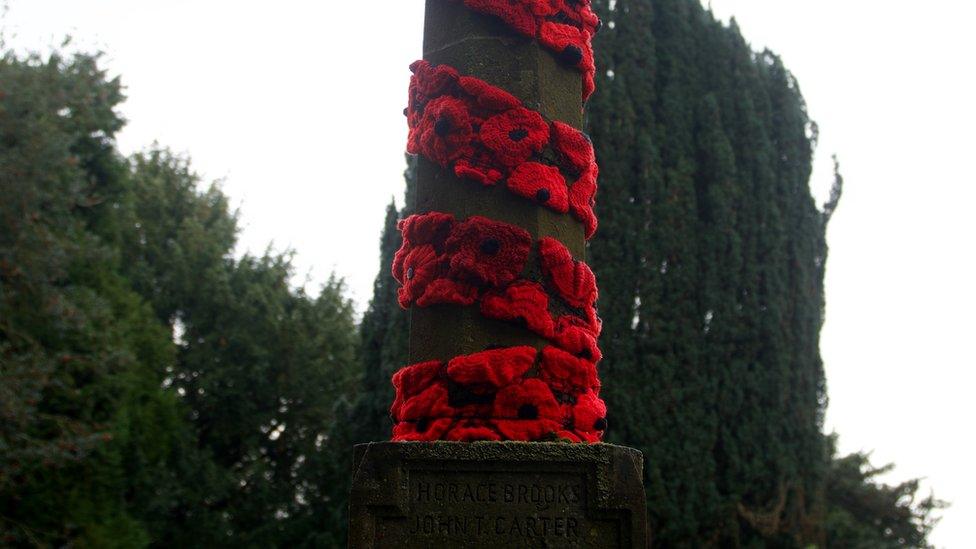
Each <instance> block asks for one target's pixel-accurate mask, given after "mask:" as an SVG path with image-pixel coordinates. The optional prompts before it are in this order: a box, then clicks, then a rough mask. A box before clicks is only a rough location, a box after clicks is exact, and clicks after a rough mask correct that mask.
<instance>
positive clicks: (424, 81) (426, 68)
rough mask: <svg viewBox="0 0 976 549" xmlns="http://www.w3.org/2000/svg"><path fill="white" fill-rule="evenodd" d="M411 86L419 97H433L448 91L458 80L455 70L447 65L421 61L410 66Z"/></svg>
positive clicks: (458, 76)
mask: <svg viewBox="0 0 976 549" xmlns="http://www.w3.org/2000/svg"><path fill="white" fill-rule="evenodd" d="M410 72H412V73H413V76H412V77H411V78H410V81H411V84H412V85H414V86H415V87H416V89H417V92H418V94H419V95H422V96H426V97H434V96H437V95H441V94H443V93H445V92H447V91H450V90H451V88H452V87H453V85H454V84H455V83H456V82H457V81H458V79H459V78H460V76H461V75H460V74H458V71H457V69H455V68H454V67H451V66H449V65H435V64H433V63H431V62H430V61H425V60H423V59H420V60H417V61H414V62H413V63H411V64H410Z"/></svg>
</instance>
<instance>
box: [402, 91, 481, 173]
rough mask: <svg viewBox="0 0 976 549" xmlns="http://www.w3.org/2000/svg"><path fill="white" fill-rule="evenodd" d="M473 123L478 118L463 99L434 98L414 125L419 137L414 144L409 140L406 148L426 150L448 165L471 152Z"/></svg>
mask: <svg viewBox="0 0 976 549" xmlns="http://www.w3.org/2000/svg"><path fill="white" fill-rule="evenodd" d="M474 123H477V120H476V119H472V118H471V116H470V114H469V113H468V107H467V105H465V103H464V101H462V100H460V99H457V98H455V97H451V96H448V95H442V96H440V97H437V98H436V99H432V100H431V101H430V103H427V106H426V107H425V108H424V115H423V117H422V118H421V120H420V122H419V123H418V125H417V128H416V129H415V131H416V132H418V133H419V137H417V139H416V140H415V141H416V143H415V145H411V143H410V142H409V141H408V143H407V145H408V149H407V152H409V153H411V154H423V155H424V156H425V157H427V158H428V159H429V160H431V161H432V162H436V163H438V164H440V165H441V166H442V167H445V168H446V167H447V166H448V165H450V164H451V163H453V162H454V161H455V160H457V159H459V158H462V157H464V156H467V155H469V154H470V153H471V148H472V146H471V140H472V138H473V137H474V130H473V129H472V124H474ZM410 146H413V147H415V148H409V147H410Z"/></svg>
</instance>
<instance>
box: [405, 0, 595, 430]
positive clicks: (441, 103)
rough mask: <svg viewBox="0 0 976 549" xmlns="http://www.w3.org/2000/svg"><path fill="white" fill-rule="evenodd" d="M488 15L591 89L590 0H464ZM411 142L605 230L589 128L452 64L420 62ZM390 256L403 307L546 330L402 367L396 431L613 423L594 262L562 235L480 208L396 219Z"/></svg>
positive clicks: (487, 182) (588, 230) (483, 179)
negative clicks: (538, 233)
mask: <svg viewBox="0 0 976 549" xmlns="http://www.w3.org/2000/svg"><path fill="white" fill-rule="evenodd" d="M456 1H463V2H464V5H465V6H467V7H468V8H470V9H472V10H475V11H477V12H480V13H483V14H486V15H489V16H493V17H496V18H498V19H499V20H501V21H502V22H503V23H504V24H506V25H508V26H509V27H511V28H512V29H513V30H514V31H515V32H516V33H518V34H521V35H524V36H528V37H531V38H533V39H535V40H537V41H538V42H539V44H540V45H541V46H543V47H545V48H547V49H549V50H551V51H552V52H553V53H554V55H555V56H556V58H557V59H558V60H559V61H560V62H561V63H563V64H564V65H568V66H572V67H575V68H576V69H578V70H579V71H580V72H581V73H582V79H583V99H584V101H585V100H586V98H588V97H589V96H590V94H591V93H592V92H593V75H594V72H595V67H594V63H593V50H592V47H591V39H592V36H593V35H594V34H595V33H596V31H597V29H598V28H599V25H600V21H599V19H598V18H597V17H596V15H594V13H593V10H592V9H591V5H590V0H456ZM410 68H411V71H412V72H413V76H412V77H411V79H410V90H409V98H408V106H407V109H406V111H405V114H406V116H407V123H408V126H409V135H408V139H407V151H408V152H409V153H411V154H421V155H423V156H424V157H426V158H427V159H429V160H430V161H431V162H434V163H436V164H438V165H440V166H441V167H443V168H445V169H449V170H451V171H453V173H454V174H455V175H456V176H457V177H459V178H462V179H470V180H473V181H476V182H478V183H480V184H481V185H484V186H492V185H498V184H502V185H504V186H505V188H507V189H508V191H510V192H511V193H513V194H515V195H517V196H520V197H523V198H524V199H526V200H530V201H532V202H534V203H535V204H537V205H538V206H540V207H544V208H548V209H550V210H552V211H554V212H557V213H559V214H567V215H571V216H573V217H574V218H575V219H576V220H577V221H578V222H579V223H580V224H581V225H582V228H583V232H584V235H585V236H586V238H590V237H591V236H592V235H593V233H594V231H595V230H596V227H597V220H596V216H595V215H594V212H593V208H594V204H595V202H594V197H595V195H596V190H597V176H598V173H599V169H598V168H597V164H596V158H595V155H594V152H593V145H592V143H591V142H590V139H589V137H588V136H586V134H584V133H583V132H581V131H579V130H577V129H576V128H573V127H572V126H570V125H568V124H565V123H563V122H560V121H558V120H554V121H550V120H546V119H545V118H544V117H543V116H542V115H541V114H539V113H538V112H536V111H533V110H531V109H529V108H527V107H526V106H525V105H523V104H522V102H521V101H520V100H519V99H517V98H516V97H515V96H513V95H512V94H510V93H508V92H506V91H504V90H502V89H499V88H497V87H495V86H492V85H490V84H488V83H487V82H484V81H482V80H479V79H477V78H474V77H471V76H466V75H462V74H460V73H459V72H458V71H457V70H456V69H454V68H452V67H449V66H446V65H433V64H431V63H428V62H427V61H417V62H415V63H413V64H412V65H411V67H410ZM399 229H400V232H401V234H402V237H403V243H402V245H401V247H400V249H399V250H398V251H397V252H396V255H395V257H394V259H393V265H392V271H393V277H394V278H395V279H396V280H397V282H399V283H400V287H399V289H398V294H397V297H398V301H399V303H400V305H401V306H402V307H404V308H409V307H430V306H434V305H453V306H464V307H472V308H476V309H475V310H477V311H478V313H479V314H480V315H482V316H483V317H485V318H487V319H490V320H491V321H494V322H504V323H508V324H513V325H515V326H518V327H519V328H520V329H523V330H525V331H526V332H527V333H529V334H534V335H535V336H537V338H538V341H542V342H544V344H542V345H539V346H538V347H541V348H537V347H536V346H521V347H503V348H492V347H490V348H488V349H486V350H484V351H481V352H477V353H473V354H469V355H464V356H456V357H453V358H449V357H444V358H443V359H438V360H431V361H428V362H421V363H418V364H413V365H410V366H406V367H404V368H402V369H400V370H399V371H398V372H396V374H394V376H393V386H394V389H395V392H396V397H395V400H394V401H393V404H392V406H391V407H390V417H391V419H392V420H393V424H394V427H393V437H392V438H393V440H394V441H434V440H453V441H477V440H521V441H564V442H573V443H595V442H599V441H600V440H602V438H603V434H604V432H605V431H606V429H607V419H606V416H607V408H606V405H605V404H604V402H603V401H602V400H601V399H600V381H599V378H598V376H597V363H598V362H599V361H600V360H601V358H602V354H601V352H600V348H599V347H598V345H597V339H598V338H599V336H600V330H601V321H600V317H599V316H598V315H597V313H596V300H597V297H598V292H597V286H596V278H595V277H594V275H593V271H592V270H591V269H590V267H589V266H588V265H587V264H586V263H585V262H583V261H581V260H579V259H577V258H575V257H574V256H573V254H572V252H571V251H570V250H569V249H568V248H566V246H565V245H563V244H562V243H561V242H560V241H559V240H557V239H555V238H550V237H544V238H541V239H539V240H537V241H536V240H534V239H533V237H532V235H530V234H529V233H528V232H527V231H526V230H524V229H522V228H520V227H518V226H515V225H511V224H507V223H502V222H499V221H494V220H491V219H487V218H485V217H479V216H472V217H469V218H467V219H457V218H455V217H454V216H452V215H450V214H446V213H441V212H427V213H423V214H420V215H413V216H410V217H408V218H406V219H404V220H402V221H401V222H400V224H399Z"/></svg>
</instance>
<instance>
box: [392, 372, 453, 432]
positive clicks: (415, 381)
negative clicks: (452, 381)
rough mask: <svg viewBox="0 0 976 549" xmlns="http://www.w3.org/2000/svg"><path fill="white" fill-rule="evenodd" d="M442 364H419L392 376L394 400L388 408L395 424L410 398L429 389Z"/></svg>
mask: <svg viewBox="0 0 976 549" xmlns="http://www.w3.org/2000/svg"><path fill="white" fill-rule="evenodd" d="M443 367H444V364H443V363H442V362H441V361H439V360H431V361H429V362H421V363H419V364H414V365H411V366H405V367H403V368H400V369H399V370H397V372H396V373H395V374H393V389H394V400H393V405H392V406H390V417H391V418H393V422H394V423H396V422H397V421H399V420H400V419H399V418H400V409H401V408H402V407H403V403H404V402H406V400H407V399H408V398H410V397H413V396H416V395H418V394H419V393H421V392H422V391H423V390H424V389H426V388H428V387H430V385H431V384H432V383H433V382H434V380H435V379H437V377H438V376H439V375H440V374H441V371H442V370H443Z"/></svg>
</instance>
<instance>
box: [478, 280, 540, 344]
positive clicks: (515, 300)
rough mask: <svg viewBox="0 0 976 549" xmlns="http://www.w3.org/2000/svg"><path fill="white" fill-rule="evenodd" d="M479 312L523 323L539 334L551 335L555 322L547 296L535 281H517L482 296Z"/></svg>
mask: <svg viewBox="0 0 976 549" xmlns="http://www.w3.org/2000/svg"><path fill="white" fill-rule="evenodd" d="M481 313H482V314H483V315H485V316H486V317H488V318H493V319H495V320H504V321H508V322H519V323H524V324H525V327H526V328H528V329H529V330H530V331H532V332H533V333H536V334H539V335H541V336H542V337H551V336H552V333H553V328H554V323H553V320H552V315H550V314H549V296H547V295H546V292H545V290H543V289H542V286H541V285H539V284H537V283H535V282H528V281H519V282H515V283H513V284H510V285H508V286H507V287H505V288H504V289H500V290H497V291H495V292H492V293H489V294H487V295H485V296H484V297H483V298H482V300H481Z"/></svg>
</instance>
